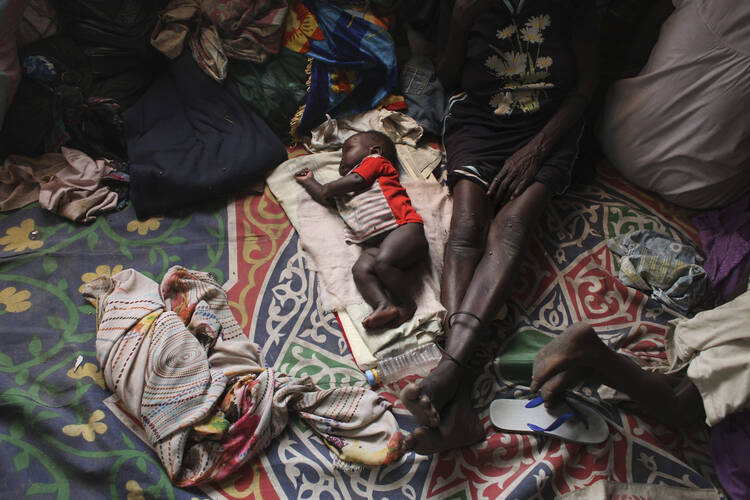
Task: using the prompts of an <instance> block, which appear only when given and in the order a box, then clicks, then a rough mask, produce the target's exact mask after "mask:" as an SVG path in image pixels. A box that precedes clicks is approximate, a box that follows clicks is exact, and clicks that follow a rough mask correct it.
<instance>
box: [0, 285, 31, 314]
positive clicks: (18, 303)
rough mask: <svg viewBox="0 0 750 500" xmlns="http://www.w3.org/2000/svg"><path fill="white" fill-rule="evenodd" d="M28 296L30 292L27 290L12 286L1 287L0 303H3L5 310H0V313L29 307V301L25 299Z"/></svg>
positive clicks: (21, 310)
mask: <svg viewBox="0 0 750 500" xmlns="http://www.w3.org/2000/svg"><path fill="white" fill-rule="evenodd" d="M29 297H31V292H29V291H28V290H16V289H15V287H12V286H9V287H7V288H3V290H2V291H0V304H5V311H0V313H2V312H9V313H19V312H24V311H25V310H26V309H28V308H29V307H31V302H29V301H28V300H26V299H28V298H29Z"/></svg>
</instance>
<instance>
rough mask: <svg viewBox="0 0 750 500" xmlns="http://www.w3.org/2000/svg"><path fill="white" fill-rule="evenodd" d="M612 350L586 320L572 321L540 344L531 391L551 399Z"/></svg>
mask: <svg viewBox="0 0 750 500" xmlns="http://www.w3.org/2000/svg"><path fill="white" fill-rule="evenodd" d="M608 354H613V352H612V351H611V350H610V349H609V347H607V346H606V345H605V344H604V342H602V341H601V340H600V339H599V337H598V336H597V335H596V332H594V329H593V328H591V326H589V325H587V324H586V323H576V324H574V325H572V326H571V327H569V328H568V329H567V330H565V331H564V332H562V333H561V334H560V335H558V336H557V338H556V339H555V340H553V341H552V342H550V343H549V344H547V345H546V346H544V348H543V349H542V350H541V351H539V353H538V354H537V355H536V358H535V359H534V369H533V375H532V381H531V392H537V391H539V392H541V395H542V398H543V399H544V400H545V402H551V401H553V400H554V399H555V398H556V397H557V396H558V395H559V394H560V393H561V392H562V391H564V390H565V389H568V388H569V387H571V386H572V385H574V384H575V383H577V382H580V380H581V379H582V378H583V377H584V376H585V375H586V372H587V371H588V370H590V369H594V368H595V367H596V365H597V363H601V362H602V360H603V358H605V357H606V356H607V355H608Z"/></svg>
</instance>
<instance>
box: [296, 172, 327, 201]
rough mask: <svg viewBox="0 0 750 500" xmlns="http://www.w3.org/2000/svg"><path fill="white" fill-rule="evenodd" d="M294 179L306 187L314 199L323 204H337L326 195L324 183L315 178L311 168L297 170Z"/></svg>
mask: <svg viewBox="0 0 750 500" xmlns="http://www.w3.org/2000/svg"><path fill="white" fill-rule="evenodd" d="M294 179H295V180H296V181H297V183H298V184H300V185H301V186H302V187H303V188H305V191H307V193H308V194H309V195H310V196H311V197H312V199H313V200H315V201H317V202H318V203H320V204H321V205H326V206H335V203H334V202H333V200H332V199H330V198H327V197H326V196H325V195H324V192H323V191H324V190H323V188H324V186H323V184H321V183H320V182H318V181H317V180H315V177H314V176H313V173H312V171H311V170H310V169H309V168H303V169H302V170H299V171H297V172H295V174H294Z"/></svg>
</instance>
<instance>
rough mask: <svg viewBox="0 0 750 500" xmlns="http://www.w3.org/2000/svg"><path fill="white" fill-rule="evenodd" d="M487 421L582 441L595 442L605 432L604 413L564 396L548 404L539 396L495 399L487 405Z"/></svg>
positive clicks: (505, 428) (504, 427)
mask: <svg viewBox="0 0 750 500" xmlns="http://www.w3.org/2000/svg"><path fill="white" fill-rule="evenodd" d="M490 421H491V422H492V425H494V426H495V427H497V428H498V429H500V430H503V431H506V432H513V433H532V434H543V435H547V436H554V437H556V438H559V439H562V440H565V441H572V442H574V443H582V444H597V443H601V442H602V441H604V440H606V439H607V437H608V436H609V426H608V425H607V422H606V421H605V420H604V417H602V416H601V415H599V414H598V413H596V412H595V411H594V410H592V409H591V408H589V407H587V406H586V405H585V404H583V403H581V402H578V401H576V400H574V399H572V398H566V399H564V400H562V401H561V402H560V403H558V404H556V405H555V406H553V407H552V408H547V407H545V406H544V404H543V401H542V398H541V397H540V396H537V397H536V398H534V399H531V400H522V399H496V400H495V401H493V402H492V404H491V405H490Z"/></svg>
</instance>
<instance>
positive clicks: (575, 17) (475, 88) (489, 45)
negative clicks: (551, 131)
mask: <svg viewBox="0 0 750 500" xmlns="http://www.w3.org/2000/svg"><path fill="white" fill-rule="evenodd" d="M507 3H511V2H507ZM519 4H520V10H519V11H518V12H517V13H513V12H511V10H510V8H509V7H508V6H507V5H506V1H504V0H498V1H496V2H492V6H491V7H490V8H489V11H488V12H486V13H483V15H482V16H479V17H477V18H476V19H475V20H474V22H473V24H472V27H471V31H470V33H469V39H468V42H467V50H466V59H465V61H464V66H463V72H462V77H461V88H462V89H463V90H466V91H468V92H469V93H470V94H471V95H472V97H473V98H474V100H475V102H480V101H484V102H485V103H486V106H487V109H488V110H489V111H490V112H492V111H495V109H496V108H497V107H498V105H499V103H500V102H501V101H502V99H500V98H501V97H503V96H505V97H507V98H508V101H509V102H515V103H518V102H519V101H524V102H523V103H522V104H515V105H512V106H511V107H512V108H513V110H512V113H511V116H512V117H513V118H518V119H521V118H523V117H525V116H530V115H532V114H534V113H537V112H540V111H541V112H545V111H547V112H549V109H548V108H553V109H554V108H557V106H558V105H559V103H560V102H561V101H562V100H563V99H564V97H565V95H566V94H567V93H568V92H569V90H570V89H571V88H572V87H573V86H574V85H575V83H576V78H577V77H576V75H577V64H576V60H575V56H574V54H573V50H572V40H573V38H574V37H576V38H581V39H595V38H596V29H597V26H598V21H597V13H596V5H595V2H594V1H593V0H580V1H577V2H571V3H570V4H569V3H568V2H563V1H560V0H525V1H522V2H520V3H519ZM571 4H573V5H571ZM534 20H544V21H545V25H544V27H543V28H542V29H539V30H536V29H534V28H533V26H531V25H530V23H533V22H534ZM528 30H532V31H534V32H535V33H537V34H538V35H537V36H539V37H540V38H538V39H537V40H541V43H540V42H539V41H533V40H532V41H529V39H528V38H527V36H528V33H529V31H528ZM493 62H494V65H493V64H492V63H493ZM521 106H523V107H524V108H526V109H524V110H522V109H520V108H521Z"/></svg>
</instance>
